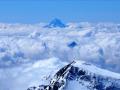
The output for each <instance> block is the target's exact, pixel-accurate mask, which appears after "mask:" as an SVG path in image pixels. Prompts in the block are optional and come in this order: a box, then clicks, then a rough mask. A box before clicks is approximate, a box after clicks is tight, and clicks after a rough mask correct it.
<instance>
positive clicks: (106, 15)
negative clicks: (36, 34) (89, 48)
mask: <svg viewBox="0 0 120 90" xmlns="http://www.w3.org/2000/svg"><path fill="white" fill-rule="evenodd" d="M55 17H56V18H61V19H63V20H64V21H65V22H70V21H71V22H84V21H88V22H117V23H118V22H120V0H0V22H7V23H17V22H19V23H38V22H48V21H50V20H51V19H53V18H55Z"/></svg>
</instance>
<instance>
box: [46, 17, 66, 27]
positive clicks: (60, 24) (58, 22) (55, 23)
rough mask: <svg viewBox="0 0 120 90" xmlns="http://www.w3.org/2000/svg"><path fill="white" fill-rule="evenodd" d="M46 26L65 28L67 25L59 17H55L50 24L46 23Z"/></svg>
mask: <svg viewBox="0 0 120 90" xmlns="http://www.w3.org/2000/svg"><path fill="white" fill-rule="evenodd" d="M45 27H48V28H57V27H59V28H65V27H66V25H65V24H64V23H63V22H62V21H61V20H60V19H58V18H55V19H53V20H52V21H51V22H50V23H49V24H48V25H46V26H45Z"/></svg>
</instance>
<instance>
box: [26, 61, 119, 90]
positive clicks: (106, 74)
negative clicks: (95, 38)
mask: <svg viewBox="0 0 120 90" xmlns="http://www.w3.org/2000/svg"><path fill="white" fill-rule="evenodd" d="M73 63H74V62H72V63H70V64H68V65H65V66H64V67H63V68H61V69H60V70H58V72H57V73H56V74H55V75H54V76H53V77H52V79H51V80H50V83H49V85H40V86H39V87H31V88H28V89H27V90H81V89H82V90H120V74H117V73H113V72H110V71H107V70H104V69H100V68H98V67H96V66H94V65H91V64H88V63H86V62H84V61H77V62H76V63H75V64H73Z"/></svg>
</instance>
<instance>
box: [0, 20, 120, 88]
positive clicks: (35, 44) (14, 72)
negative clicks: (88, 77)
mask: <svg viewBox="0 0 120 90" xmlns="http://www.w3.org/2000/svg"><path fill="white" fill-rule="evenodd" d="M56 24H57V23H56V22H55V27H54V23H52V25H53V26H52V27H51V28H46V27H45V26H46V25H49V24H46V23H38V24H20V23H16V24H8V23H0V90H26V89H27V88H28V87H31V86H34V85H35V86H39V85H41V84H44V83H45V84H47V83H48V81H47V80H43V79H46V77H47V76H46V75H48V77H49V75H53V74H54V73H55V72H56V71H57V70H59V69H60V68H61V67H62V66H63V65H65V64H64V63H68V62H71V61H72V60H78V61H81V60H82V61H85V62H87V63H90V64H93V65H95V66H97V67H99V68H102V69H107V70H110V71H113V72H117V73H120V24H117V23H89V22H80V23H67V24H65V26H66V27H63V28H61V27H59V25H56ZM56 26H57V27H56ZM97 73H99V72H97ZM100 74H104V73H103V72H102V70H101V71H100ZM110 74H111V73H110ZM106 75H108V74H105V76H106ZM112 76H115V77H117V76H116V75H112ZM43 81H44V82H43ZM71 83H73V82H71ZM75 83H76V84H77V82H75ZM78 87H79V85H78ZM81 88H82V87H81Z"/></svg>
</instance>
